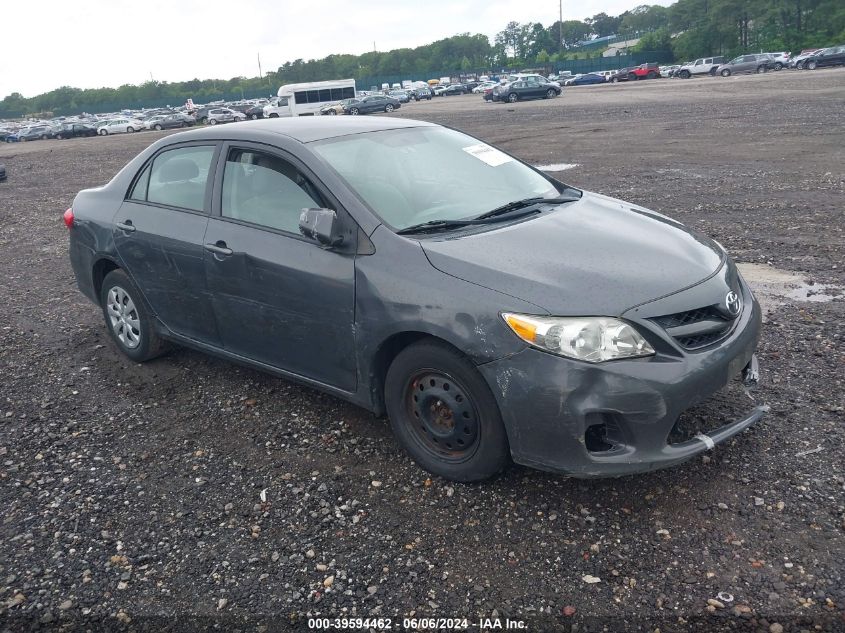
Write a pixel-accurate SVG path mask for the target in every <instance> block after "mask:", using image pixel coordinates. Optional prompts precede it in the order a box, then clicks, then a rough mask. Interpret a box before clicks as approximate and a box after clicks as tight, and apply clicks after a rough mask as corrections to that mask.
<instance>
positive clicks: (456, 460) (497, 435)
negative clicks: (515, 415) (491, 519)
mask: <svg viewBox="0 0 845 633" xmlns="http://www.w3.org/2000/svg"><path fill="white" fill-rule="evenodd" d="M384 399H385V405H386V408H387V413H388V416H389V417H390V425H391V427H392V429H393V433H394V435H395V436H396V439H397V440H398V441H399V443H400V444H401V445H402V447H403V448H404V449H405V450H406V451H407V452H408V453H409V454H410V455H411V457H413V458H414V460H415V461H416V462H417V463H418V464H419V465H420V466H422V467H423V468H424V469H426V470H428V471H429V472H431V473H434V474H435V475H439V476H441V477H444V478H446V479H451V480H454V481H479V480H482V479H487V478H488V477H491V476H493V475H495V474H496V473H497V472H499V471H501V470H502V469H504V468H505V467H506V466H507V465H508V464H509V463H510V449H509V446H508V439H507V434H506V433H505V427H504V424H503V423H502V417H501V414H500V412H499V407H498V406H497V404H496V399H495V398H494V397H493V394H492V392H491V391H490V387H489V386H488V385H487V383H486V382H485V380H484V378H482V376H481V375H480V374H479V373H478V370H476V368H475V366H474V365H473V364H472V363H471V362H470V361H469V359H467V358H466V357H465V356H463V355H461V354H459V353H458V352H457V351H456V350H454V349H453V348H451V347H450V346H448V345H446V344H444V343H440V342H435V341H423V342H420V343H415V344H414V345H411V346H409V347H407V348H405V349H404V350H402V351H401V352H400V353H399V355H398V356H397V357H396V358H395V359H394V361H393V362H392V363H391V365H390V368H389V369H388V371H387V377H386V379H385V383H384Z"/></svg>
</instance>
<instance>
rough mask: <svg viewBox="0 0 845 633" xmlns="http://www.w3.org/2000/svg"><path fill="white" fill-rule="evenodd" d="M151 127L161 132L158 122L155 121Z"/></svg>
mask: <svg viewBox="0 0 845 633" xmlns="http://www.w3.org/2000/svg"><path fill="white" fill-rule="evenodd" d="M183 125H184V124H183ZM153 127H154V128H155V130H156V132H161V126H160V125H159V124H158V123H156V124H155V125H154V126H153Z"/></svg>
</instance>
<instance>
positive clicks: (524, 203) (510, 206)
mask: <svg viewBox="0 0 845 633" xmlns="http://www.w3.org/2000/svg"><path fill="white" fill-rule="evenodd" d="M580 199H581V198H580V197H578V198H576V197H575V196H557V197H556V198H542V197H535V198H523V199H522V200H514V201H513V202H508V203H507V204H503V205H502V206H501V207H496V208H495V209H493V210H491V211H487V212H486V213H482V214H481V215H479V216H476V217H475V218H474V219H475V220H486V219H489V218H495V217H497V216H500V215H503V214H505V213H509V212H510V211H514V210H516V209H522V208H524V207H530V206H533V205H535V204H562V203H564V202H577V201H578V200H580Z"/></svg>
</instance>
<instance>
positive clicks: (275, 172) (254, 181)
mask: <svg viewBox="0 0 845 633" xmlns="http://www.w3.org/2000/svg"><path fill="white" fill-rule="evenodd" d="M221 157H223V158H222V159H221V161H220V164H219V165H218V168H217V177H216V184H215V194H214V204H215V208H214V213H213V214H212V217H211V219H210V221H209V225H208V231H207V234H206V238H205V243H206V248H207V249H208V250H207V251H206V254H205V266H206V272H207V278H208V285H209V290H210V291H211V293H212V297H213V304H214V310H215V315H216V319H217V322H218V324H219V327H220V335H221V339H222V342H223V347H224V348H225V349H226V350H228V351H230V352H232V353H234V354H237V355H239V356H243V357H246V358H249V359H252V360H257V361H259V362H262V363H264V364H266V365H270V366H272V367H276V368H278V369H282V370H285V371H288V372H291V373H293V374H297V375H299V376H304V377H306V378H310V379H312V380H316V381H319V382H321V383H324V384H327V385H331V386H333V387H337V388H339V389H343V390H345V391H352V390H354V389H355V385H356V383H357V361H356V354H355V332H354V319H355V311H354V305H355V244H354V243H353V242H354V239H350V243H348V244H344V245H342V247H340V248H339V249H338V250H334V249H332V250H329V249H324V248H320V247H319V246H318V245H317V244H316V243H314V242H312V241H311V240H307V239H305V238H304V237H302V236H301V235H300V234H299V216H300V212H301V210H302V209H303V208H311V207H329V208H333V209H335V210H336V211H337V213H338V217H339V218H341V221H344V222H351V219H350V218H348V217H347V216H346V215H345V212H343V210H342V209H340V208H339V205H338V204H337V202H336V201H335V200H334V199H333V198H331V197H330V195H329V194H328V192H326V191H325V190H324V189H322V188H321V187H320V186H318V183H317V181H316V179H315V178H314V177H313V175H311V174H310V173H309V172H307V170H305V168H304V167H303V166H302V164H301V163H299V162H298V161H297V160H296V159H295V158H294V157H292V156H291V155H289V154H287V153H285V152H282V151H281V150H276V149H270V148H267V147H266V146H263V145H255V144H250V143H232V144H227V145H226V146H224V153H223V154H221ZM350 226H351V225H350ZM351 234H352V235H353V236H354V235H356V232H355V231H352V233H351Z"/></svg>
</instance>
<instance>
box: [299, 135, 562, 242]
mask: <svg viewBox="0 0 845 633" xmlns="http://www.w3.org/2000/svg"><path fill="white" fill-rule="evenodd" d="M313 148H314V151H315V152H316V153H317V154H318V155H319V156H320V157H321V158H322V159H323V160H325V162H326V163H328V164H329V166H330V167H331V168H332V169H334V170H335V171H336V172H337V173H338V175H340V177H341V178H343V179H344V180H345V181H346V183H347V184H348V185H349V186H350V187H351V188H352V189H353V190H354V191H355V193H356V194H358V196H359V197H360V198H361V199H362V200H363V201H364V202H365V203H366V204H367V205H368V206H369V207H370V208H371V209H372V210H373V211H374V212H375V213H376V214H377V215H378V216H379V217H380V218H381V219H382V220H383V221H384V222H385V223H386V224H388V225H389V226H390V227H392V228H393V229H394V230H401V229H404V228H407V227H410V226H414V225H417V224H420V223H422V222H430V221H433V220H465V219H468V218H474V217H477V216H479V215H481V214H483V213H486V212H488V211H491V210H492V209H496V208H498V207H501V206H502V205H505V204H508V203H509V202H513V201H515V200H523V199H526V198H535V197H542V198H554V197H557V196H559V195H560V193H561V192H562V191H563V190H564V188H565V187H564V186H562V185H557V186H556V185H555V184H554V183H553V181H552V180H550V179H548V178H546V177H544V176H543V175H541V174H539V173H537V172H535V171H534V170H532V169H531V168H529V167H528V166H526V165H524V164H522V163H520V162H519V161H517V160H514V159H513V158H511V157H510V156H508V155H507V154H505V153H503V152H501V151H499V150H497V149H495V148H494V147H491V146H490V145H487V144H486V143H482V142H481V141H479V140H478V139H475V138H472V137H471V136H467V135H466V134H462V133H460V132H456V131H454V130H449V129H446V128H441V127H416V128H404V129H398V130H384V131H378V132H368V133H364V134H355V135H351V136H344V137H340V138H334V139H327V140H325V141H320V142H318V143H315V144H314V145H313Z"/></svg>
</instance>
